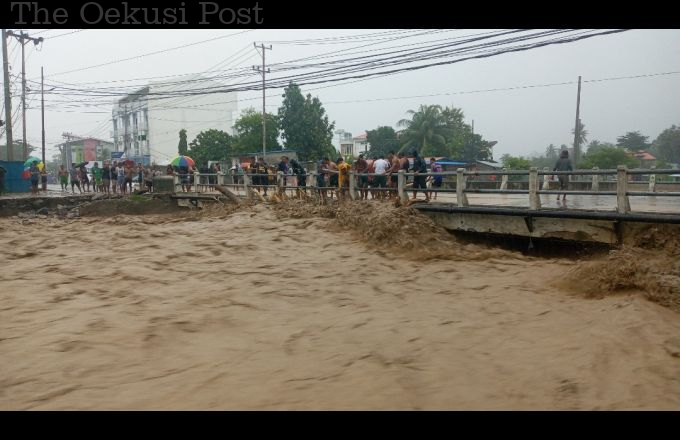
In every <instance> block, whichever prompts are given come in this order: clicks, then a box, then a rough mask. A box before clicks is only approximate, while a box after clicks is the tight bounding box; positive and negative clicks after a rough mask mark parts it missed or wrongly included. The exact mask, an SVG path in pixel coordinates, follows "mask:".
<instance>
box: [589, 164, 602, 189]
mask: <svg viewBox="0 0 680 440" xmlns="http://www.w3.org/2000/svg"><path fill="white" fill-rule="evenodd" d="M593 171H600V168H599V167H593ZM590 190H591V191H599V190H600V175H599V174H593V184H592V185H591V187H590Z"/></svg>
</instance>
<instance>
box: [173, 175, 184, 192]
mask: <svg viewBox="0 0 680 440" xmlns="http://www.w3.org/2000/svg"><path fill="white" fill-rule="evenodd" d="M172 181H173V182H175V187H174V190H173V192H177V188H178V187H181V185H182V182H181V181H180V179H179V174H175V175H173V176H172Z"/></svg>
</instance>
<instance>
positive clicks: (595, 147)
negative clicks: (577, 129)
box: [586, 139, 617, 154]
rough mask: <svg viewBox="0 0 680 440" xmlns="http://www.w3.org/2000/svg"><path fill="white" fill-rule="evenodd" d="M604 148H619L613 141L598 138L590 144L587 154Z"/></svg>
mask: <svg viewBox="0 0 680 440" xmlns="http://www.w3.org/2000/svg"><path fill="white" fill-rule="evenodd" d="M603 148H617V147H616V145H614V144H612V143H611V142H600V141H598V140H597V139H596V140H594V141H592V142H591V143H589V144H588V149H587V150H586V154H593V153H595V152H597V151H599V150H601V149H603Z"/></svg>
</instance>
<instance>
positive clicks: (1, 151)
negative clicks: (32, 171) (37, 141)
mask: <svg viewBox="0 0 680 440" xmlns="http://www.w3.org/2000/svg"><path fill="white" fill-rule="evenodd" d="M12 143H13V144H14V148H12V152H13V153H14V160H15V161H17V162H18V161H21V162H23V161H24V141H23V140H21V139H14V140H13V141H12ZM26 146H27V149H28V155H29V156H33V153H34V152H35V151H36V150H37V149H38V148H37V147H35V146H33V145H31V144H30V143H27V144H26ZM0 160H7V144H4V145H0Z"/></svg>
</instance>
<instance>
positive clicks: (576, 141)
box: [574, 76, 581, 164]
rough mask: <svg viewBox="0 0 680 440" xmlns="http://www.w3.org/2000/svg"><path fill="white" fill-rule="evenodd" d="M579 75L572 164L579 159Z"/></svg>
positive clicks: (579, 79) (579, 78)
mask: <svg viewBox="0 0 680 440" xmlns="http://www.w3.org/2000/svg"><path fill="white" fill-rule="evenodd" d="M580 111H581V77H580V76H579V77H578V94H577V95H576V123H575V124H574V164H576V163H578V162H579V161H580V160H581V146H580V144H579V142H580V141H581V118H580V115H579V113H580Z"/></svg>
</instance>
